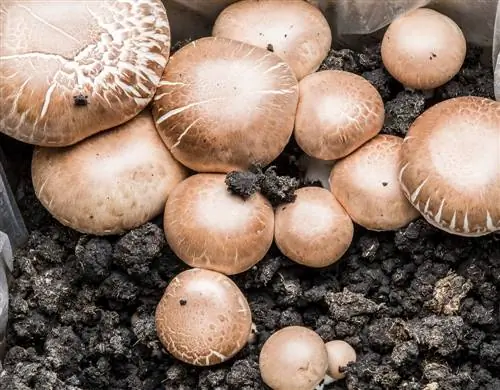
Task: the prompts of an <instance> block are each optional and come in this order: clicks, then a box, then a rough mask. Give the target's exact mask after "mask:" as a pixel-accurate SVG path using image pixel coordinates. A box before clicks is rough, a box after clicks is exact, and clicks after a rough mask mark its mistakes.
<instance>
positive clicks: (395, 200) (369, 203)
mask: <svg viewBox="0 0 500 390" xmlns="http://www.w3.org/2000/svg"><path fill="white" fill-rule="evenodd" d="M402 144H403V139H402V138H400V137H396V136H393V135H385V134H380V135H377V136H376V137H375V138H373V139H371V140H370V141H368V142H367V143H366V144H364V145H363V146H361V148H359V149H357V150H356V151H355V152H354V153H352V154H350V155H349V156H347V157H345V158H343V159H342V160H339V161H338V162H337V163H336V164H335V165H334V166H333V169H332V172H331V175H330V187H331V191H332V192H333V195H335V197H336V198H337V199H338V201H339V202H340V204H342V206H343V207H344V208H345V210H346V211H347V213H348V214H349V215H350V216H351V218H352V219H353V220H354V222H356V223H358V224H359V225H361V226H363V227H365V228H366V229H370V230H394V229H399V228H401V227H403V226H406V225H407V224H408V223H410V222H411V221H412V220H414V219H416V218H417V217H418V215H419V214H418V211H417V210H415V208H413V206H412V205H411V204H410V202H408V200H407V199H406V197H405V196H404V194H403V192H402V190H401V188H400V186H399V181H398V169H399V152H400V150H401V145H402Z"/></svg>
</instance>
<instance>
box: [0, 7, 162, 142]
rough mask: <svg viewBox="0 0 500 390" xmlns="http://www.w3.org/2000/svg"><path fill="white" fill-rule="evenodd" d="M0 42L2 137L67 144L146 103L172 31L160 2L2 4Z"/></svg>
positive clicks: (126, 117) (134, 112)
mask: <svg viewBox="0 0 500 390" xmlns="http://www.w3.org/2000/svg"><path fill="white" fill-rule="evenodd" d="M0 42H1V44H0V61H1V67H0V96H1V99H2V101H1V104H0V131H2V132H4V133H5V134H7V135H9V136H11V137H13V138H16V139H18V140H20V141H23V142H26V143H30V144H35V145H41V146H68V145H71V144H74V143H76V142H78V141H80V140H82V139H84V138H87V137H88V136H90V135H92V134H95V133H98V132H100V131H103V130H106V129H109V128H111V127H114V126H118V125H120V124H122V123H124V122H126V121H127V120H129V119H131V118H133V117H134V116H135V115H137V114H138V113H139V112H140V111H141V110H142V109H144V108H145V107H146V106H147V105H148V103H149V102H150V101H151V100H152V98H153V95H154V93H155V91H156V87H157V85H158V82H159V80H160V77H161V74H162V72H163V70H164V68H165V65H166V63H167V60H168V57H169V51H170V27H169V21H168V19H167V14H166V11H165V8H164V6H163V4H162V2H161V1H160V0H139V1H132V0H121V1H110V0H106V1H104V0H103V1H80V0H79V1H69V0H68V1H66V0H63V1H53V0H52V1H51V0H49V1H37V0H15V1H14V0H6V1H2V2H1V4H0Z"/></svg>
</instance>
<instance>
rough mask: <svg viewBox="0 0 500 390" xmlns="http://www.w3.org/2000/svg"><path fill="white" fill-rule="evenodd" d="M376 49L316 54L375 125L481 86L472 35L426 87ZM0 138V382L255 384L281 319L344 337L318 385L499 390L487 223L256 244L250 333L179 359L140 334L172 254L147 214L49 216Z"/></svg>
mask: <svg viewBox="0 0 500 390" xmlns="http://www.w3.org/2000/svg"><path fill="white" fill-rule="evenodd" d="M378 53H379V47H378V46H374V47H370V48H369V49H367V50H366V51H365V52H363V53H355V52H352V51H350V50H341V51H332V52H331V54H330V55H329V57H328V59H327V60H326V61H325V63H324V65H323V68H330V69H332V68H334V69H344V70H348V71H351V72H355V73H358V74H362V75H363V76H365V77H366V78H367V79H368V80H370V81H371V82H372V83H373V84H374V85H375V86H376V87H377V88H378V90H379V91H380V93H381V94H382V96H383V98H384V100H385V102H386V112H387V120H386V124H385V127H384V130H383V132H384V133H390V134H395V135H399V136H404V134H405V133H406V131H407V129H408V126H409V124H410V123H411V122H412V120H414V119H415V118H416V117H417V116H418V115H419V114H420V113H422V111H423V110H424V109H425V108H427V107H429V106H430V105H432V104H434V103H435V102H437V101H439V100H442V99H446V98H451V97H455V96H459V95H468V94H472V95H478V96H486V97H490V98H493V72H492V69H491V68H488V67H483V66H481V65H480V63H479V55H480V53H479V51H478V50H475V49H471V50H469V54H468V57H467V60H466V63H465V65H464V67H463V70H462V71H461V72H460V74H459V75H457V77H455V78H454V79H453V80H452V81H451V82H449V83H448V84H446V85H445V86H443V87H442V88H439V89H437V90H436V92H435V94H434V97H433V98H425V97H424V95H423V94H422V93H419V92H410V91H405V90H404V89H403V88H401V86H400V85H399V84H398V83H396V82H395V81H394V80H393V79H392V78H391V77H389V76H388V74H387V73H386V72H385V71H384V70H383V68H382V67H381V61H380V57H379V54H378ZM1 141H2V145H5V144H7V147H6V148H5V149H6V150H5V151H6V154H7V157H8V158H10V160H11V161H14V162H15V164H14V165H15V166H16V167H17V168H19V169H20V170H21V174H20V176H19V177H20V180H19V181H18V182H17V183H16V185H15V189H16V193H17V197H18V199H19V205H20V208H21V210H22V213H23V215H24V217H25V219H26V223H27V225H28V228H29V231H30V239H29V242H28V244H27V245H26V247H25V248H23V249H21V250H19V251H18V252H17V254H16V258H15V261H16V265H15V271H14V275H13V276H14V278H15V279H14V281H13V283H12V285H11V295H10V299H11V301H10V325H9V329H8V347H7V354H6V358H5V361H4V368H5V371H4V372H3V374H2V375H1V376H0V389H1V390H27V389H36V390H42V389H43V390H51V389H58V390H78V389H80V390H100V389H113V390H115V389H116V390H122V389H123V390H125V389H131V390H132V389H133V390H159V389H171V390H174V389H178V390H181V389H182V390H188V389H189V390H191V389H207V390H208V389H213V390H215V389H217V390H229V389H238V390H251V389H265V386H264V385H263V383H262V382H261V379H260V374H259V370H258V354H259V351H260V349H261V347H262V344H263V343H264V341H265V340H266V339H267V338H268V337H269V336H270V335H271V334H272V333H273V332H275V331H276V330H277V329H279V328H281V327H284V326H287V325H297V324H299V325H305V326H308V327H310V328H311V329H313V330H315V331H317V332H318V334H319V335H321V337H322V338H323V339H324V340H325V341H329V340H332V339H335V338H341V339H344V340H346V341H348V342H349V343H351V344H352V345H353V346H354V348H355V349H356V351H357V352H358V361H357V362H356V363H355V364H353V365H350V366H349V368H348V375H347V378H346V379H345V380H343V381H339V382H337V383H335V384H333V385H330V386H328V387H327V388H328V389H346V388H348V389H363V390H376V389H407V390H413V389H414V390H417V389H425V390H437V389H439V390H454V389H460V390H462V389H469V390H472V389H485V390H486V389H489V390H498V389H500V315H499V309H500V295H499V292H498V290H499V289H500V237H499V235H498V234H497V235H489V236H485V237H481V238H463V237H458V236H452V235H449V234H446V233H443V232H441V231H439V230H437V229H436V228H433V227H431V226H429V225H428V224H427V223H426V222H424V221H423V220H422V219H418V220H416V221H415V222H414V223H411V224H410V225H409V226H408V227H406V228H404V229H401V230H400V231H397V232H387V233H375V232H369V231H366V230H364V229H361V228H359V227H357V229H356V232H355V239H354V241H353V244H352V246H351V248H350V250H349V251H348V253H346V255H345V256H344V257H343V259H342V260H341V261H339V262H338V263H337V264H335V265H333V266H331V267H328V268H327V269H322V270H313V269H306V268H305V267H302V266H298V265H295V264H294V263H292V262H291V261H289V260H287V259H286V258H284V257H283V256H281V255H280V253H279V252H278V251H277V249H276V248H272V250H271V251H270V252H269V254H268V255H267V256H266V258H265V259H264V260H263V261H262V262H261V263H259V264H258V265H257V266H255V267H254V268H253V269H251V270H250V271H248V272H246V273H244V274H241V275H237V276H236V277H233V279H234V280H235V281H236V282H237V284H238V285H239V286H240V287H241V289H242V290H243V291H244V293H245V294H246V296H247V297H248V300H249V303H250V306H251V308H252V312H253V317H254V321H255V323H256V325H257V330H258V335H257V341H256V343H255V344H251V345H248V346H247V347H246V348H245V349H244V350H243V351H241V353H239V354H238V355H237V356H236V357H235V358H233V359H232V360H231V361H229V362H227V363H225V364H222V365H220V366H217V367H211V368H194V367H191V366H188V365H185V364H181V363H179V362H178V361H176V360H174V359H173V358H171V357H170V356H169V355H168V354H167V353H166V352H165V351H164V350H163V349H162V347H161V345H160V343H159V341H158V339H157V337H156V334H155V328H154V310H155V305H156V304H157V302H158V301H159V299H160V297H161V295H162V293H163V290H164V289H165V287H166V285H167V283H168V282H169V281H170V280H171V279H172V277H173V276H174V275H175V274H177V273H179V272H180V271H182V270H184V269H186V266H185V265H184V264H183V263H181V261H179V260H178V259H177V258H176V257H175V256H174V255H173V254H172V252H171V251H170V250H169V248H168V247H167V246H166V244H165V239H164V235H163V231H162V228H161V219H158V220H156V221H153V222H152V223H148V224H146V225H144V226H142V227H140V228H139V229H136V230H134V231H131V232H130V233H128V234H126V235H124V236H123V237H111V238H109V237H108V238H99V237H92V236H87V235H81V234H78V233H76V232H74V231H72V230H70V229H68V228H65V227H63V226H61V225H60V224H59V223H57V222H56V221H54V220H53V219H52V218H51V217H50V215H49V214H48V213H47V212H46V211H45V210H44V208H43V207H42V206H41V205H40V203H39V202H38V201H37V200H36V198H35V196H34V194H33V189H32V186H31V181H30V176H29V158H30V152H31V148H30V147H28V146H26V145H20V144H17V143H15V142H13V141H8V140H7V139H5V138H2V139H1ZM299 155H300V151H299V150H298V148H297V146H296V145H294V144H293V143H291V144H290V145H289V147H288V148H287V150H286V152H285V153H283V155H282V156H281V157H280V158H279V159H278V161H276V165H277V170H276V172H277V174H279V175H283V174H284V175H290V176H295V177H297V178H301V172H300V171H299V169H298V165H297V159H298V157H299ZM302 184H304V183H303V182H302ZM316 184H317V183H316ZM75 207H77V206H76V205H75Z"/></svg>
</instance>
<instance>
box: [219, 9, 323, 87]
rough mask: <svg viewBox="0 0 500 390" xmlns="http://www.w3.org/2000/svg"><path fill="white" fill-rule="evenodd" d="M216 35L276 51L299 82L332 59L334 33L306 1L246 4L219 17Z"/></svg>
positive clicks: (317, 10) (224, 11) (222, 13)
mask: <svg viewBox="0 0 500 390" xmlns="http://www.w3.org/2000/svg"><path fill="white" fill-rule="evenodd" d="M212 35H213V36H216V37H223V38H230V39H234V40H237V41H242V42H246V43H249V44H251V45H255V46H258V47H261V48H264V49H268V50H270V51H273V52H274V53H276V54H277V55H278V56H280V57H281V58H282V59H283V60H284V61H286V62H287V63H288V64H289V65H290V66H291V68H292V69H293V71H294V73H295V76H296V77H297V79H298V80H300V79H302V78H303V77H304V76H306V75H308V74H310V73H313V72H315V71H316V70H317V69H318V68H319V66H320V65H321V62H322V61H323V60H324V59H325V58H326V56H327V55H328V51H329V50H330V47H331V45H332V32H331V30H330V26H329V25H328V21H327V20H326V18H325V16H324V15H323V13H322V12H321V11H320V10H319V9H318V8H317V7H315V6H313V5H311V4H308V3H307V2H305V1H303V0H242V1H238V2H236V3H234V4H231V5H229V6H228V7H226V8H225V9H224V10H223V11H222V12H221V13H220V14H219V16H218V17H217V19H216V21H215V24H214V27H213V31H212Z"/></svg>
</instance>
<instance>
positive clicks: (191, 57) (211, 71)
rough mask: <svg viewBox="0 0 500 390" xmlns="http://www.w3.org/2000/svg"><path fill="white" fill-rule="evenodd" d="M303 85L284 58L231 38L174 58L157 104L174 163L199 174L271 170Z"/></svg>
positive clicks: (202, 43) (193, 46)
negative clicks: (252, 167)
mask: <svg viewBox="0 0 500 390" xmlns="http://www.w3.org/2000/svg"><path fill="white" fill-rule="evenodd" d="M298 94H299V93H298V82H297V79H296V78H295V76H294V75H293V72H292V70H291V69H290V67H289V66H288V65H287V64H286V63H285V62H283V61H282V60H281V59H280V58H279V57H278V56H277V55H275V54H273V53H271V52H269V51H267V50H265V49H261V48H258V47H255V46H251V45H248V44H246V43H242V42H237V41H233V40H230V39H225V38H213V37H207V38H201V39H199V40H196V41H193V42H191V43H190V44H188V45H186V46H184V47H182V48H181V49H180V50H179V51H177V52H176V53H175V54H174V55H173V56H172V57H171V59H170V61H169V63H168V65H167V67H166V69H165V73H164V74H163V77H162V80H161V83H160V87H159V88H158V91H157V95H156V96H155V101H154V105H153V114H154V117H155V120H156V126H157V128H158V131H159V133H160V135H161V137H162V138H163V140H164V142H165V144H166V145H167V146H168V148H169V150H170V151H171V152H172V154H173V155H174V157H175V158H176V159H177V160H179V161H180V162H181V163H183V164H184V165H186V166H187V167H189V168H191V169H193V170H195V171H198V172H229V171H232V170H240V169H242V170H244V169H247V168H248V167H249V166H250V165H252V164H256V165H257V164H260V165H263V166H264V165H267V164H269V163H270V162H271V161H273V160H274V159H275V158H276V157H278V156H279V154H280V153H281V152H282V151H283V149H284V148H285V146H286V144H287V142H288V141H289V139H290V137H291V135H292V131H293V123H294V120H295V112H296V109H297V101H298Z"/></svg>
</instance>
